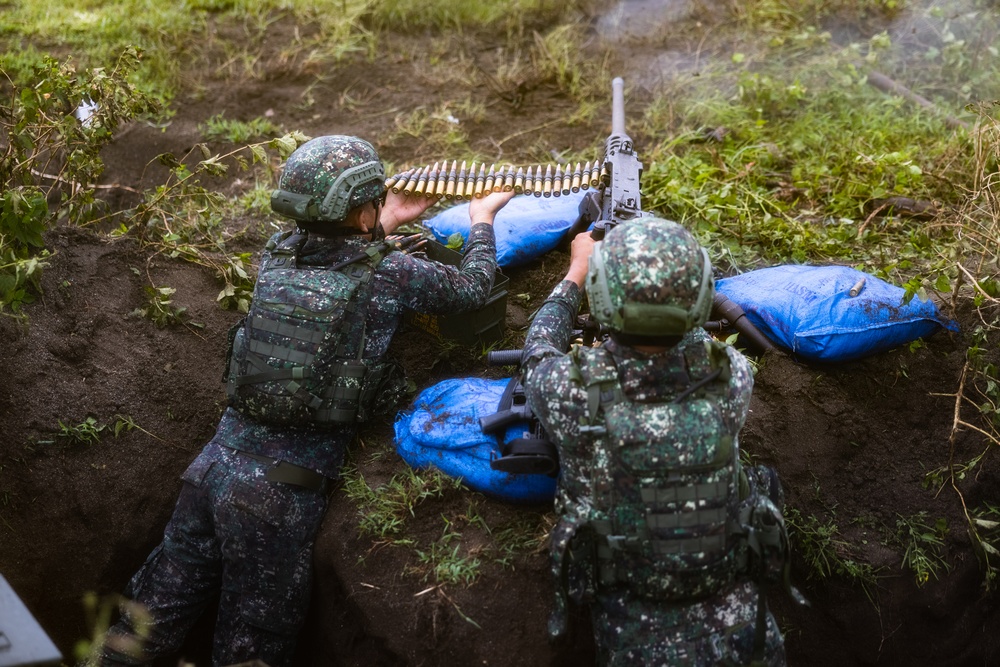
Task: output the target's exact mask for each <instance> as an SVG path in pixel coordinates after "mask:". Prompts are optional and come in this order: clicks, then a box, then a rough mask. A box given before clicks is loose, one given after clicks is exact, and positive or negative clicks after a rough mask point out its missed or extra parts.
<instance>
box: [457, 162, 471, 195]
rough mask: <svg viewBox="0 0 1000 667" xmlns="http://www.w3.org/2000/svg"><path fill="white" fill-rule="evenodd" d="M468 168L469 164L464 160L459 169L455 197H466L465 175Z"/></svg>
mask: <svg viewBox="0 0 1000 667" xmlns="http://www.w3.org/2000/svg"><path fill="white" fill-rule="evenodd" d="M468 170H469V165H468V164H467V163H466V161H465V160H462V167H461V169H459V170H458V180H457V181H455V199H465V176H466V174H467V173H468Z"/></svg>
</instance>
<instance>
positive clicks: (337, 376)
mask: <svg viewBox="0 0 1000 667" xmlns="http://www.w3.org/2000/svg"><path fill="white" fill-rule="evenodd" d="M306 240H307V237H305V235H298V234H295V235H292V236H289V237H287V238H285V239H284V240H282V241H280V242H278V243H277V244H275V246H274V247H273V248H269V249H270V250H271V256H270V258H269V259H268V260H267V263H266V265H265V266H264V267H263V268H262V271H261V277H260V279H259V282H258V288H259V290H260V289H263V290H264V291H263V292H261V293H260V294H258V291H259V290H258V291H255V294H254V297H255V303H254V304H253V305H252V306H251V313H250V315H249V316H248V317H247V318H246V321H245V327H244V331H243V334H244V335H243V340H242V351H241V354H240V355H239V356H240V357H241V358H242V364H240V365H239V371H238V372H233V373H231V374H230V377H229V382H228V385H229V389H228V393H229V396H230V400H231V402H233V403H232V404H233V405H234V406H235V407H237V408H240V407H241V406H242V407H243V409H247V410H250V411H251V412H250V416H254V417H257V418H260V419H261V420H262V421H265V422H269V421H274V422H275V423H284V422H285V421H286V420H287V419H290V418H292V417H291V415H292V414H295V415H296V416H295V417H294V419H297V420H305V421H311V422H315V423H351V422H354V421H355V420H356V418H357V414H358V410H359V407H360V402H361V401H362V400H367V399H370V398H372V397H371V396H370V394H371V393H372V392H371V391H368V392H365V390H364V387H365V385H366V384H367V380H368V379H369V378H367V377H366V375H367V373H368V370H369V364H366V363H365V362H364V361H363V360H362V358H361V357H362V355H363V353H364V347H365V336H364V323H363V322H362V323H361V325H360V335H359V332H358V327H359V323H358V316H359V311H358V308H357V305H356V304H357V303H358V299H359V295H361V293H362V288H363V287H364V286H366V285H368V284H369V283H370V282H371V280H372V278H373V277H374V273H375V267H376V266H377V265H378V264H379V263H380V262H381V261H382V259H383V258H384V257H385V256H386V255H387V254H389V253H390V252H392V251H393V250H394V249H396V247H397V246H396V244H392V243H387V242H382V243H377V244H371V245H369V246H367V247H365V248H363V249H361V250H360V251H359V252H358V253H356V254H354V255H353V256H351V257H350V258H349V259H348V260H345V261H344V262H341V263H340V264H338V265H336V266H333V267H329V266H327V267H309V268H302V269H300V268H299V267H298V255H299V253H300V251H301V249H302V247H303V246H304V245H305V242H306ZM300 272H301V273H300ZM334 275H336V276H342V278H339V277H338V280H340V281H341V282H340V283H339V286H337V285H338V283H337V280H332V278H333V276H334ZM299 276H301V278H300V277H299ZM323 276H328V277H329V278H324V277H323ZM344 278H346V279H347V280H348V281H349V282H344V281H343V279H344ZM265 281H266V282H265ZM328 288H329V289H332V290H333V291H329V289H328ZM310 290H312V291H313V292H312V293H313V294H326V297H325V299H326V301H325V303H323V302H322V301H321V302H320V303H323V305H322V306H320V308H319V309H314V308H312V306H311V302H309V301H303V300H302V299H303V298H308V295H309V294H310ZM337 290H339V291H337ZM300 294H301V295H304V296H298V295H300ZM291 295H295V296H291ZM286 298H288V299H289V300H288V301H285V300H284V299H286ZM258 299H259V300H258ZM362 317H363V315H362ZM237 390H239V393H238V392H237ZM244 392H249V393H246V394H244ZM244 396H246V398H244ZM250 397H253V398H252V399H251V398H250ZM302 408H305V409H307V412H302V411H301V410H302Z"/></svg>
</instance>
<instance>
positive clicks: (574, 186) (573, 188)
mask: <svg viewBox="0 0 1000 667" xmlns="http://www.w3.org/2000/svg"><path fill="white" fill-rule="evenodd" d="M582 169H583V166H582V165H581V164H580V163H579V162H577V163H576V169H574V170H573V178H572V180H570V184H569V189H570V192H579V191H580V172H581V170H582Z"/></svg>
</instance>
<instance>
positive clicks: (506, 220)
mask: <svg viewBox="0 0 1000 667" xmlns="http://www.w3.org/2000/svg"><path fill="white" fill-rule="evenodd" d="M586 194H587V193H586V192H585V191H583V190H581V191H580V192H575V193H570V194H568V195H560V196H558V197H535V196H534V195H519V196H517V197H514V198H513V199H511V200H510V201H509V202H507V205H506V206H504V207H503V208H502V209H500V212H499V213H497V215H496V219H495V220H494V222H493V231H494V232H495V233H496V237H497V264H499V265H500V267H501V268H506V267H509V266H520V265H522V264H527V263H528V262H530V261H531V260H533V259H535V258H536V257H541V256H542V255H544V254H545V253H547V252H549V251H550V250H553V249H554V248H555V247H556V246H558V245H559V244H560V243H561V242H562V240H563V239H564V238H566V233H567V232H569V230H570V228H571V227H572V226H573V225H575V224H576V222H577V220H579V219H580V202H581V201H582V200H583V197H584V195H586ZM470 224H471V222H470V220H469V204H468V202H466V203H464V204H459V205H457V206H452V207H451V208H449V209H445V210H444V211H442V212H440V213H438V214H437V215H435V216H434V217H433V218H431V219H430V220H427V221H426V222H425V223H424V225H426V226H427V228H428V229H430V230H431V232H433V233H434V237H435V238H436V239H437V240H438V241H440V242H441V243H444V244H447V243H448V237H449V236H451V235H452V234H455V233H458V234H461V235H462V238H463V239H465V240H468V238H469V226H470Z"/></svg>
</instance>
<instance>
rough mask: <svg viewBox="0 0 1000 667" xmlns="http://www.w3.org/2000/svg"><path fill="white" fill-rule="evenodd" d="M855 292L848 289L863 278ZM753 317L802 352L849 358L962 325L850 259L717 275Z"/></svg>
mask: <svg viewBox="0 0 1000 667" xmlns="http://www.w3.org/2000/svg"><path fill="white" fill-rule="evenodd" d="M862 278H863V279H864V280H865V283H864V287H863V288H862V289H861V291H860V292H859V293H858V295H857V296H854V297H852V296H850V294H849V292H850V290H851V288H852V287H853V286H854V285H855V284H857V283H858V281H859V280H861V279H862ZM715 286H716V289H717V290H718V291H719V292H720V293H722V294H724V295H725V296H727V297H729V299H731V300H732V301H733V302H734V303H736V304H738V305H739V306H740V307H742V308H743V310H744V311H745V312H746V314H747V318H748V319H749V320H750V322H751V323H752V324H753V325H754V326H756V327H757V328H758V329H760V331H761V333H763V334H764V335H765V336H767V337H768V338H769V339H770V340H771V341H773V342H774V343H775V344H777V345H780V346H781V347H784V348H786V349H788V350H791V352H792V353H793V354H795V355H796V356H798V357H801V358H803V359H809V360H814V361H825V362H838V361H851V360H855V359H860V358H862V357H866V356H870V355H873V354H878V353H880V352H884V351H886V350H889V349H891V348H894V347H896V346H898V345H903V344H906V343H909V342H910V341H913V340H916V339H917V338H923V337H925V336H929V335H931V334H933V333H934V332H936V331H937V330H938V329H940V328H942V327H943V328H946V329H948V330H949V331H958V325H957V324H956V323H955V322H954V321H952V320H948V319H947V318H944V317H942V316H941V314H940V313H939V312H938V309H937V306H935V305H934V303H933V302H932V301H921V300H920V299H918V298H916V297H914V298H913V299H912V300H911V301H910V302H909V303H907V304H904V303H903V296H904V294H905V290H903V288H901V287H896V286H895V285H891V284H889V283H887V282H885V281H884V280H880V279H879V278H876V277H875V276H872V275H870V274H867V273H864V272H862V271H858V270H856V269H852V268H850V267H847V266H802V265H785V266H775V267H771V268H767V269H758V270H756V271H750V272H747V273H744V274H741V275H738V276H733V277H732V278H723V279H721V280H718V281H716V283H715Z"/></svg>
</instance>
